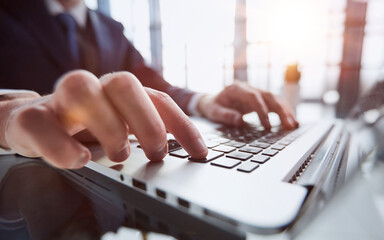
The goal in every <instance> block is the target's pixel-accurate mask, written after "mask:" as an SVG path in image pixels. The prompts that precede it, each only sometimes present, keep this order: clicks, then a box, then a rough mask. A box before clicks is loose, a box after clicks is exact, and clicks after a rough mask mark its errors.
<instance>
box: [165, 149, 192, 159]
mask: <svg viewBox="0 0 384 240" xmlns="http://www.w3.org/2000/svg"><path fill="white" fill-rule="evenodd" d="M169 155H171V156H174V157H179V158H186V157H188V156H189V153H187V151H185V150H184V149H179V150H176V151H173V152H170V153H169Z"/></svg>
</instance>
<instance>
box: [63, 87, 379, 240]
mask: <svg viewBox="0 0 384 240" xmlns="http://www.w3.org/2000/svg"><path fill="white" fill-rule="evenodd" d="M383 89H384V87H383V83H379V84H377V86H376V87H375V88H373V89H372V91H371V92H370V93H369V94H368V95H367V97H365V98H363V99H361V100H360V102H359V103H358V104H357V106H356V107H355V108H354V109H353V111H352V112H351V114H350V117H349V118H348V119H347V120H331V121H324V122H323V121H320V122H319V123H317V124H313V125H303V126H300V127H299V128H298V129H295V130H292V131H285V130H283V129H281V128H280V127H279V126H274V127H273V128H272V129H271V130H270V131H266V130H265V129H264V128H263V127H261V126H260V125H257V124H253V123H248V124H246V125H244V126H243V127H241V128H230V127H226V126H222V125H219V124H215V123H212V122H208V121H207V120H204V119H199V118H193V119H192V120H193V122H194V123H195V124H196V126H197V127H198V128H199V130H200V132H201V133H202V136H203V138H204V139H205V141H206V144H207V147H208V148H209V154H208V156H207V158H206V159H192V158H191V157H190V156H189V155H188V153H187V152H185V151H184V150H183V149H182V148H181V146H180V145H179V144H178V143H177V141H176V140H175V139H174V138H173V136H172V135H169V136H168V139H169V140H168V143H169V153H168V155H167V156H166V157H165V158H164V160H163V161H162V162H150V161H149V160H148V159H147V158H146V157H145V154H144V152H143V151H142V149H141V148H140V145H139V143H138V142H137V140H136V139H135V138H134V136H131V137H130V141H131V150H132V153H131V155H130V156H129V158H128V159H127V160H125V161H124V162H122V163H115V162H112V161H110V160H109V159H108V158H107V157H106V156H105V154H104V153H103V151H102V149H101V148H100V147H97V146H96V147H92V153H93V161H90V162H89V163H88V164H87V165H86V166H85V168H83V169H79V170H65V171H63V174H64V175H66V176H67V177H69V178H70V179H71V180H73V181H74V182H75V183H76V184H77V185H79V186H81V187H82V188H83V190H86V191H87V192H89V193H90V194H93V195H97V196H98V197H99V198H102V199H103V200H104V201H105V202H108V203H109V204H112V205H114V206H117V207H119V208H121V211H122V212H124V211H126V212H127V214H129V211H128V210H127V205H129V206H131V205H135V206H137V208H138V209H140V210H139V213H138V211H135V214H136V216H133V218H135V217H136V218H141V219H143V218H144V219H146V222H147V224H148V225H151V226H152V227H153V228H154V229H155V230H157V231H160V232H164V233H167V234H172V235H174V236H178V237H179V238H181V239H204V238H205V239H218V238H217V236H226V237H225V239H244V238H245V236H246V234H245V233H255V234H262V235H264V234H267V235H268V234H289V235H290V236H294V234H295V233H297V232H299V231H300V229H301V228H302V227H304V226H305V224H306V223H308V222H309V220H310V219H311V218H313V216H315V215H316V212H318V211H320V210H321V208H322V206H323V205H324V203H325V202H326V201H327V200H329V198H331V196H332V195H333V194H334V193H335V192H336V191H337V190H338V189H339V188H340V187H341V186H342V185H343V183H344V182H345V181H348V179H349V177H350V176H352V175H353V172H355V170H356V169H357V168H358V166H359V165H360V164H361V162H362V161H363V160H365V159H368V158H375V159H379V158H383V155H384V154H383V152H382V151H383V150H382V149H383V148H382V146H383V145H384V120H383V119H384V118H383V115H384V101H383V96H384V94H382V93H383ZM375 96H376V97H375ZM146 214H147V215H146ZM148 215H155V216H156V217H157V218H156V219H157V220H156V221H157V222H151V220H148V219H149V217H148ZM143 216H144V217H143ZM146 217H147V218H146ZM159 219H163V222H161V221H160V220H159ZM139 220H140V219H139ZM159 221H160V222H159ZM197 223H199V224H200V223H203V224H202V225H201V224H200V225H199V224H197ZM170 225H173V226H178V230H179V233H175V231H177V229H176V230H172V231H171V232H170V230H169V229H170V228H172V226H170ZM198 226H200V227H198ZM201 226H213V228H212V229H214V230H212V229H210V230H207V228H204V227H201ZM201 230H204V231H211V232H210V233H211V234H207V233H201V232H199V231H201ZM180 232H182V233H180ZM216 233H217V234H216ZM223 233H224V235H223ZM220 234H221V235H220ZM204 236H205V237H204ZM221 239H222V237H221Z"/></svg>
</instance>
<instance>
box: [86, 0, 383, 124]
mask: <svg viewBox="0 0 384 240" xmlns="http://www.w3.org/2000/svg"><path fill="white" fill-rule="evenodd" d="M86 3H87V5H88V7H90V8H93V9H98V10H100V11H101V12H103V13H104V14H106V15H110V16H112V17H113V18H114V19H116V20H117V21H119V22H121V23H122V24H123V25H124V27H125V34H126V36H127V37H128V39H129V40H131V41H132V42H133V43H134V45H135V46H136V48H138V50H139V51H140V52H141V53H142V55H143V56H144V58H145V59H146V61H147V62H148V64H150V65H151V66H153V67H154V68H155V69H157V70H158V71H159V72H160V73H161V74H162V75H163V76H164V77H165V79H166V80H167V81H169V82H170V83H172V84H174V85H177V86H180V87H187V88H190V89H192V90H196V91H199V92H206V93H217V92H218V91H220V90H221V89H222V88H223V87H224V86H226V85H228V84H230V83H231V82H233V81H234V79H236V80H240V81H247V82H249V83H250V84H251V85H253V86H256V87H258V88H261V89H265V90H269V91H272V92H273V93H275V94H280V93H281V92H282V88H283V85H284V78H285V73H286V70H287V66H288V65H292V64H297V65H298V71H299V72H301V76H300V81H299V84H300V99H301V102H311V103H313V102H314V103H326V104H328V105H333V106H335V107H336V110H337V115H338V116H339V117H343V116H345V115H346V113H347V112H348V110H349V109H350V108H351V106H353V104H354V103H355V102H356V100H357V97H358V96H359V95H361V94H362V93H364V92H366V91H367V89H369V88H370V87H371V86H372V85H373V84H374V83H376V82H377V81H379V80H382V79H384V0H366V1H356V0H86Z"/></svg>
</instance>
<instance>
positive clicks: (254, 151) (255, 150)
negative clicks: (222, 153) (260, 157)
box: [239, 147, 263, 154]
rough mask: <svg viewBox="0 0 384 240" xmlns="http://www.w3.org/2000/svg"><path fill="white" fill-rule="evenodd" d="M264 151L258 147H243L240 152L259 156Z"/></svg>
mask: <svg viewBox="0 0 384 240" xmlns="http://www.w3.org/2000/svg"><path fill="white" fill-rule="evenodd" d="M262 150H263V149H261V148H258V147H242V148H240V149H239V151H240V152H247V153H252V154H258V153H259V152H261V151H262Z"/></svg>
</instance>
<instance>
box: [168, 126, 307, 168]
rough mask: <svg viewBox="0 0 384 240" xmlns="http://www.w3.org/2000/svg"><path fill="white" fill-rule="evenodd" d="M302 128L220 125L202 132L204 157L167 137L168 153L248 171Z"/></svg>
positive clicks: (283, 145) (288, 143)
mask: <svg viewBox="0 0 384 240" xmlns="http://www.w3.org/2000/svg"><path fill="white" fill-rule="evenodd" d="M303 129H304V128H302V127H301V128H298V129H295V130H290V131H287V130H283V129H281V128H280V127H274V128H272V129H271V130H265V129H264V128H263V127H261V126H256V125H251V124H247V125H245V126H243V127H241V128H233V127H220V128H218V129H216V131H215V132H212V133H208V134H206V135H204V134H203V138H204V139H205V143H206V145H207V147H208V149H209V150H208V155H207V157H206V158H204V159H195V158H192V157H191V156H189V154H188V153H187V152H186V151H185V150H184V149H182V147H181V145H180V144H179V143H178V142H177V141H176V140H169V141H168V147H169V155H171V156H173V157H177V158H183V159H185V158H188V159H189V160H190V161H193V162H199V163H206V164H210V165H212V166H214V167H221V168H226V169H236V170H237V171H240V172H245V173H250V172H253V171H255V170H256V169H258V168H259V167H260V166H261V165H262V164H264V163H266V162H268V161H271V160H272V159H273V158H274V157H275V156H276V155H278V154H279V152H281V151H283V150H284V148H285V147H286V146H288V145H290V144H291V143H292V142H293V141H294V140H295V139H296V138H298V137H299V136H300V135H301V134H302V133H303Z"/></svg>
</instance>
